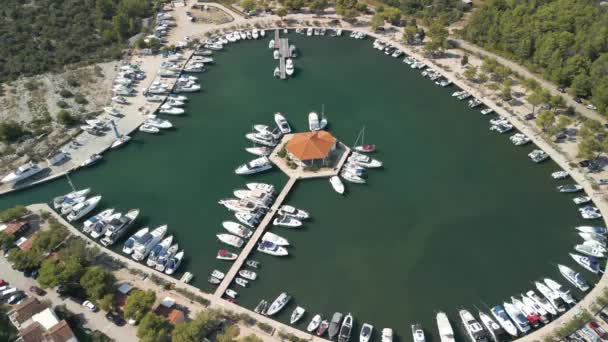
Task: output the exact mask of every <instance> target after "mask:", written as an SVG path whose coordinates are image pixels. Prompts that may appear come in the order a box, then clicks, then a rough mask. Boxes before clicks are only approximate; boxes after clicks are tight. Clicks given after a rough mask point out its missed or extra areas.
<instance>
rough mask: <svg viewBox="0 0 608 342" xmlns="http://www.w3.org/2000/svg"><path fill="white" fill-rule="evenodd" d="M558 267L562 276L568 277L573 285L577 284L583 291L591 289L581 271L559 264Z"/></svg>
mask: <svg viewBox="0 0 608 342" xmlns="http://www.w3.org/2000/svg"><path fill="white" fill-rule="evenodd" d="M557 267H558V269H559V272H560V273H561V274H562V276H564V278H566V280H567V281H569V282H570V283H571V284H572V285H574V286H576V287H577V288H578V289H579V290H581V291H583V292H585V291H587V290H589V284H588V283H587V281H586V280H585V279H584V278H583V276H582V275H581V274H580V273H578V272H575V271H574V270H573V269H571V268H570V267H568V266H564V265H557Z"/></svg>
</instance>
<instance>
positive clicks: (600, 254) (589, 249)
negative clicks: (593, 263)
mask: <svg viewBox="0 0 608 342" xmlns="http://www.w3.org/2000/svg"><path fill="white" fill-rule="evenodd" d="M574 250H576V251H577V252H579V253H582V254H585V255H588V256H591V257H594V258H605V257H606V255H605V254H604V253H605V251H604V250H601V249H599V248H596V247H594V246H590V245H585V244H578V245H576V246H574Z"/></svg>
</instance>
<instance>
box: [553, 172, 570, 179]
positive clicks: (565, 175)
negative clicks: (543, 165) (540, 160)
mask: <svg viewBox="0 0 608 342" xmlns="http://www.w3.org/2000/svg"><path fill="white" fill-rule="evenodd" d="M569 176H570V174H568V172H567V171H563V170H561V171H555V172H553V173H551V177H552V178H553V179H564V178H568V177H569Z"/></svg>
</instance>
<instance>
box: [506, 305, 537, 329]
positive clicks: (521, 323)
mask: <svg viewBox="0 0 608 342" xmlns="http://www.w3.org/2000/svg"><path fill="white" fill-rule="evenodd" d="M503 305H504V308H505V311H506V312H507V315H509V317H510V318H511V319H512V320H513V322H514V323H515V326H516V327H517V330H519V331H520V332H522V333H523V334H525V333H527V332H528V331H530V329H531V327H530V324H529V323H528V320H527V319H526V317H525V316H524V314H523V313H521V311H519V309H517V308H516V307H515V305H513V304H511V303H506V302H505V303H503Z"/></svg>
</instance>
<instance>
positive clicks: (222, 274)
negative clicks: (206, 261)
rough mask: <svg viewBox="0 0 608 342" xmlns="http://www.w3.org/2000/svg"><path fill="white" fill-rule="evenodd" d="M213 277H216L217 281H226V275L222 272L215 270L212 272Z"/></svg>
mask: <svg viewBox="0 0 608 342" xmlns="http://www.w3.org/2000/svg"><path fill="white" fill-rule="evenodd" d="M211 276H212V277H215V278H217V279H219V280H222V279H224V277H225V276H226V275H225V274H224V273H222V272H221V271H218V270H213V271H212V272H211Z"/></svg>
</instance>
